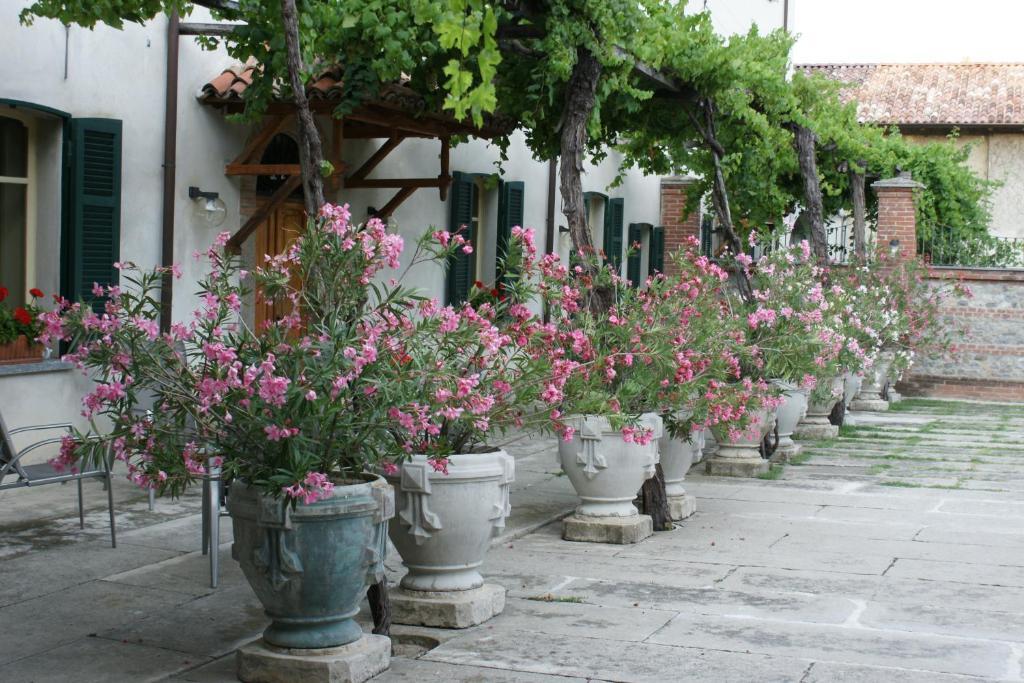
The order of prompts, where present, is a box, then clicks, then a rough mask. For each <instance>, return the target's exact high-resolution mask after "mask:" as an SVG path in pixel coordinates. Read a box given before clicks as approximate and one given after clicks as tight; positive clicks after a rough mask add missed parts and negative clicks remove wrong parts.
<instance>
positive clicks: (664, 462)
mask: <svg viewBox="0 0 1024 683" xmlns="http://www.w3.org/2000/svg"><path fill="white" fill-rule="evenodd" d="M703 446H704V430H703V429H701V430H698V431H692V432H691V433H690V439H689V440H686V439H677V438H673V437H672V436H671V435H670V434H669V433H668V430H665V432H664V433H663V434H662V435H661V438H660V439H659V440H658V456H659V459H660V462H661V471H662V474H663V475H664V476H665V497H666V498H668V507H669V517H670V518H671V519H672V520H674V521H681V520H683V519H685V518H687V517H689V516H690V515H692V514H693V513H694V512H696V510H697V502H696V500H695V499H694V498H693V496H691V495H689V494H687V493H686V489H685V488H684V487H683V481H684V480H685V479H686V474H687V473H688V472H689V471H690V468H691V467H692V466H693V463H695V462H696V461H697V460H698V459H699V458H700V452H701V448H702V447H703Z"/></svg>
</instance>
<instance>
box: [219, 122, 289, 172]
mask: <svg viewBox="0 0 1024 683" xmlns="http://www.w3.org/2000/svg"><path fill="white" fill-rule="evenodd" d="M291 118H292V115H291V114H275V115H274V116H271V117H270V118H269V119H267V121H266V123H264V124H263V127H262V128H260V130H259V132H258V133H256V135H254V136H252V139H251V140H249V142H248V143H246V145H245V148H244V149H243V150H242V151H241V152H239V154H238V156H236V157H235V158H234V159H232V160H231V163H232V164H244V163H246V162H248V161H249V160H250V159H251V158H252V157H254V156H255V155H256V154H257V153H259V152H262V151H263V150H264V149H265V148H266V146H267V144H268V143H269V142H270V140H271V139H272V138H273V137H274V136H275V135H277V133H278V131H280V130H281V129H282V128H283V127H284V125H285V124H286V123H287V122H288V121H289V120H291Z"/></svg>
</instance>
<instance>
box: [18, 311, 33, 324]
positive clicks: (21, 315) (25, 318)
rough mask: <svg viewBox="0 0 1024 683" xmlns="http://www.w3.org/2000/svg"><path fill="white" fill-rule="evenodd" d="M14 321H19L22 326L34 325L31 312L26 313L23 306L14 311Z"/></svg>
mask: <svg viewBox="0 0 1024 683" xmlns="http://www.w3.org/2000/svg"><path fill="white" fill-rule="evenodd" d="M14 319H15V320H17V321H18V322H19V323H21V324H22V325H31V324H32V316H31V314H29V312H28V311H26V310H25V309H24V308H22V307H21V306H18V307H17V308H15V309H14Z"/></svg>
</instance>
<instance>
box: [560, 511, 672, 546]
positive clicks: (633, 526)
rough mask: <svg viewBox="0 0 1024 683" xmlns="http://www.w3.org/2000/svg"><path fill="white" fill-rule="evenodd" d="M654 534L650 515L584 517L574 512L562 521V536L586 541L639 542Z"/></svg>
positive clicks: (567, 538)
mask: <svg viewBox="0 0 1024 683" xmlns="http://www.w3.org/2000/svg"><path fill="white" fill-rule="evenodd" d="M653 534H654V520H652V519H651V516H650V515H639V514H638V515H633V516H631V517H584V516H582V515H576V514H572V515H569V516H568V517H566V518H565V519H564V520H563V521H562V538H564V539H565V540H567V541H583V542H585V543H616V544H618V545H626V544H629V543H639V542H640V541H642V540H644V539H645V538H647V537H648V536H651V535H653Z"/></svg>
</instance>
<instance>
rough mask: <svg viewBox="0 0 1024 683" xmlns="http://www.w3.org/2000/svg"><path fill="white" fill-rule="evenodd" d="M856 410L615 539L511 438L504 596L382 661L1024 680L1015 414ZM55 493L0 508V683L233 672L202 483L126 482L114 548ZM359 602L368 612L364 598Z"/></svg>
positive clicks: (694, 487)
mask: <svg viewBox="0 0 1024 683" xmlns="http://www.w3.org/2000/svg"><path fill="white" fill-rule="evenodd" d="M960 413H962V414H960ZM851 418H852V420H853V421H855V422H857V424H858V425H859V427H857V428H855V429H853V430H851V429H850V428H844V430H843V433H841V434H840V436H838V437H837V438H836V439H831V440H829V441H827V442H819V443H812V444H807V445H808V448H807V454H808V455H807V457H806V458H801V459H798V460H797V462H795V463H793V464H791V465H787V466H786V467H785V468H784V469H783V470H781V471H775V472H773V474H772V476H773V477H777V478H776V479H774V480H743V481H739V480H731V479H723V478H716V477H709V476H706V475H704V474H702V472H701V469H700V467H699V466H698V467H697V468H695V469H694V470H693V471H692V472H691V473H690V475H689V476H688V477H687V490H688V492H690V493H691V494H694V495H695V496H696V497H697V499H698V512H697V513H696V514H695V515H694V516H693V517H691V518H690V519H688V520H686V521H685V522H683V523H682V524H680V525H679V526H678V527H677V528H676V529H674V530H673V531H670V532H662V533H656V534H655V535H654V536H653V537H651V538H649V539H647V540H645V541H643V542H641V543H639V544H637V545H635V546H629V547H622V546H610V545H605V544H588V543H568V542H564V541H562V540H561V539H560V537H559V524H558V523H557V522H555V523H548V524H547V525H546V526H539V527H538V525H543V524H545V523H547V522H552V521H553V520H557V518H558V517H560V516H561V515H564V514H566V513H567V512H569V511H570V510H571V508H572V507H574V505H575V501H576V499H575V496H574V495H573V493H572V491H571V488H570V486H569V483H568V481H567V479H566V478H565V477H564V476H558V475H557V466H556V464H555V460H554V455H553V454H554V446H555V443H554V441H553V440H550V439H533V440H520V441H517V442H515V443H514V444H512V445H510V446H509V448H508V450H509V452H510V453H512V454H513V455H514V456H515V457H516V458H517V468H518V473H517V474H518V476H517V482H516V483H515V484H514V485H513V489H512V505H513V514H512V517H511V518H510V519H509V520H508V527H507V529H506V531H505V533H504V534H503V535H502V536H501V537H499V538H497V539H495V543H494V544H493V546H492V549H491V551H490V554H489V556H488V558H487V560H486V562H485V564H484V567H483V573H484V575H485V577H486V578H487V580H488V581H489V582H492V583H497V584H500V585H502V586H504V587H505V588H506V589H507V590H508V599H507V606H506V609H505V612H504V613H503V614H501V615H499V616H497V617H495V618H494V619H491V620H490V621H488V622H486V623H484V624H481V625H479V626H476V627H473V628H470V629H465V630H460V631H455V632H451V631H448V632H444V631H440V630H436V629H426V628H419V629H413V630H411V631H406V630H402V631H400V630H399V629H396V631H395V633H396V634H400V635H401V636H402V638H404V640H401V641H400V643H401V644H400V645H399V646H398V650H396V653H395V657H394V658H393V660H392V661H393V665H392V669H391V670H390V671H389V672H386V673H385V674H383V675H382V676H380V677H378V678H377V679H376V680H381V681H412V680H416V681H417V682H418V681H435V680H436V681H454V682H466V683H468V682H470V681H473V682H487V683H490V682H491V681H495V682H497V683H506V682H508V683H511V682H513V681H516V682H518V681H522V682H524V683H546V682H547V681H584V680H593V681H643V682H647V681H657V682H659V683H660V682H662V681H676V680H680V681H684V680H695V681H714V682H716V683H717V682H718V681H751V680H757V681H793V682H800V683H809V682H811V681H814V682H818V683H822V682H824V681H853V682H864V683H868V682H871V683H875V682H885V683H888V682H890V681H895V682H904V683H926V682H927V683H931V682H933V681H934V682H935V683H952V682H953V681H978V680H1007V681H1017V682H1018V683H1020V682H1021V681H1024V617H1022V615H1024V514H1022V508H1024V504H1022V503H1021V501H1022V500H1024V499H1022V498H1021V496H1020V491H1021V490H1024V412H1021V411H1020V410H1019V409H1018V408H1012V409H1009V408H1005V407H1001V406H989V405H981V404H960V403H935V402H914V401H905V402H903V403H900V404H897V406H896V409H895V410H894V411H892V412H890V413H886V414H880V415H868V414H856V413H854V414H853V415H851ZM858 430H860V433H858ZM872 430H875V433H874V435H873V438H871V437H872V435H870V434H868V432H871V431H872ZM974 436H981V437H983V438H982V439H974V438H972V437H974ZM1018 440H1019V441H1021V444H1022V445H1021V446H1018V445H1015V444H1013V445H1011V447H1010V448H1007V447H1006V446H1005V443H1007V441H1009V442H1016V441H1018ZM982 441H984V443H982ZM865 456H868V457H865ZM879 465H888V466H887V467H881V466H879ZM119 486H120V485H119ZM937 486H948V488H929V487H937ZM1015 487H1021V488H1015ZM50 488H53V489H59V488H63V487H50ZM984 489H1001V490H984ZM65 494H66V492H61V491H54V492H53V495H54V496H55V497H54V498H53V500H54V501H56V504H55V505H53V506H50V508H49V509H48V511H47V512H46V513H45V514H42V515H41V516H40V517H39V518H38V520H36V521H32V520H31V519H29V520H28V521H26V520H24V519H21V518H17V515H13V516H12V513H10V512H9V511H6V510H4V511H0V531H6V529H8V528H10V529H12V530H13V531H12V538H13V539H14V541H13V542H12V543H11V544H10V549H9V550H8V552H7V554H6V557H5V554H4V552H3V549H0V574H2V575H3V577H4V579H5V580H4V581H3V582H0V630H2V631H3V632H4V633H5V634H6V633H10V632H16V631H17V630H18V628H19V627H22V628H23V630H24V633H25V635H24V639H23V640H18V641H17V642H16V643H15V644H14V645H15V648H17V647H18V646H21V645H22V644H23V643H24V642H25V641H28V642H30V643H32V645H31V646H30V647H29V649H28V651H25V652H20V653H19V654H18V657H19V658H17V659H16V660H15V661H11V660H10V659H7V660H3V659H0V662H6V663H0V681H4V682H6V681H8V680H11V681H21V680H26V681H36V680H38V681H47V680H53V681H75V682H76V683H78V682H79V681H92V680H97V681H115V682H119V681H121V680H124V681H126V682H127V681H145V680H161V679H162V680H174V681H191V682H192V683H226V682H227V681H233V680H234V679H235V676H234V658H233V656H232V654H231V653H232V651H233V650H234V649H235V648H237V647H238V646H239V645H240V644H242V643H244V642H247V641H249V640H252V639H254V638H256V637H257V636H258V634H259V632H260V631H261V630H262V627H263V625H264V624H265V623H266V617H265V616H264V615H263V614H262V611H261V609H260V607H259V604H258V602H257V601H256V599H255V597H254V595H253V594H252V592H251V589H249V588H248V586H247V585H246V584H245V581H244V579H243V578H242V576H241V574H240V572H239V571H238V569H237V566H236V565H235V563H234V562H233V561H232V560H230V558H229V554H228V548H229V543H225V544H224V545H222V547H221V549H220V552H221V561H222V577H221V580H222V584H221V588H219V589H217V590H215V591H214V590H211V589H210V588H209V587H208V573H207V572H208V563H207V560H208V558H206V557H204V556H202V555H201V554H200V553H199V552H198V544H199V516H198V514H196V512H197V510H198V507H197V500H196V499H195V498H194V497H186V498H185V499H182V500H181V501H160V502H158V504H157V510H156V511H154V512H149V511H148V510H147V509H146V506H145V501H144V500H140V499H138V498H136V499H131V498H129V499H128V500H127V501H126V502H125V503H124V507H125V512H124V517H125V524H124V525H123V529H124V533H123V534H122V542H121V544H120V546H121V547H119V548H118V549H117V550H112V549H110V548H109V547H108V546H105V545H104V544H103V533H104V532H105V527H104V523H103V519H102V513H103V511H102V509H101V508H93V511H92V512H91V513H90V516H89V520H88V522H89V528H88V529H87V530H86V532H85V533H82V532H79V531H78V530H77V520H76V519H75V517H74V514H73V510H70V511H69V510H67V505H66V504H67V500H66V498H67V497H66V495H65ZM33 495H38V492H33ZM61 506H64V507H61ZM43 507H44V508H45V505H44V506H43ZM18 509H19V510H20V512H19V513H18V514H20V515H25V514H28V512H29V510H28V509H27V508H25V507H23V506H20V505H19V506H18ZM53 510H60V512H53ZM119 519H120V517H119ZM229 526H230V525H229V523H228V521H227V520H223V524H222V529H224V530H225V532H226V533H225V535H224V539H225V540H228V539H230V536H229V531H227V528H228V527H229ZM32 529H36V530H38V531H39V533H38V536H33V534H32ZM386 564H387V567H388V575H389V577H390V579H391V580H397V579H398V578H399V577H400V576H401V574H402V573H403V572H404V568H403V567H402V566H401V562H400V560H399V558H397V556H395V555H394V554H392V555H391V556H390V557H389V558H388V560H387V563H386ZM5 591H6V592H5ZM358 619H359V620H360V622H361V623H362V624H363V625H364V628H368V627H369V624H370V618H369V615H368V613H367V610H366V607H365V605H364V606H363V611H362V612H361V614H360V615H359V617H358ZM410 634H411V635H410ZM409 637H412V638H413V639H412V640H408V638H409ZM417 639H418V640H417ZM424 639H426V640H424ZM430 639H435V642H436V643H438V644H437V646H436V647H434V648H433V649H426V646H425V645H424V644H425V643H427V642H428V641H429V640H430ZM5 644H6V643H5ZM122 672H124V675H123V676H122Z"/></svg>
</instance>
